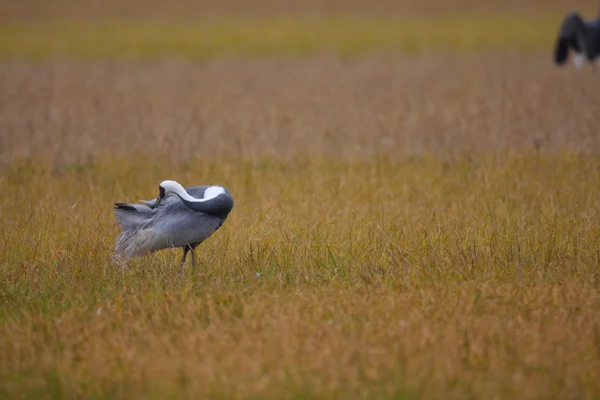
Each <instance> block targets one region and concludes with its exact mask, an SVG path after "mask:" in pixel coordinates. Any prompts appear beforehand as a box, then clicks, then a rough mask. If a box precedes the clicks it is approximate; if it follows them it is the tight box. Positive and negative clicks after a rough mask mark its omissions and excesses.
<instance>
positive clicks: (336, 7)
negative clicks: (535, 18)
mask: <svg viewBox="0 0 600 400" xmlns="http://www.w3.org/2000/svg"><path fill="white" fill-rule="evenodd" d="M570 7H572V8H578V9H580V10H582V11H584V12H587V13H591V14H592V15H593V14H594V13H596V11H597V9H598V3H597V2H596V1H595V0H578V1H576V2H572V3H565V1H564V0H530V1H527V2H524V1H519V0H505V1H493V0H459V1H455V0H453V1H450V0H426V1H423V0H377V1H372V0H347V1H343V0H305V1H302V2H298V1H294V0H252V1H242V0H175V1H171V2H168V3H167V2H164V1H158V0H127V1H120V0H104V1H80V0H5V1H3V2H2V3H1V4H0V19H2V20H34V19H35V20H39V19H49V18H50V19H63V18H76V19H91V18H98V17H101V18H133V19H138V18H161V19H162V18H176V19H181V18H184V19H188V18H194V19H195V18H205V17H214V16H261V17H262V16H280V15H286V16H288V15H304V16H306V15H310V16H315V15H340V14H346V15H349V14H350V15H360V16H364V15H399V16H407V15H432V14H444V13H460V14H469V13H476V14H479V13H482V12H485V13H493V14H498V13H504V14H506V13H511V14H524V13H527V14H532V15H539V14H544V13H547V12H550V13H556V12H559V13H563V12H565V11H566V10H565V9H566V8H570Z"/></svg>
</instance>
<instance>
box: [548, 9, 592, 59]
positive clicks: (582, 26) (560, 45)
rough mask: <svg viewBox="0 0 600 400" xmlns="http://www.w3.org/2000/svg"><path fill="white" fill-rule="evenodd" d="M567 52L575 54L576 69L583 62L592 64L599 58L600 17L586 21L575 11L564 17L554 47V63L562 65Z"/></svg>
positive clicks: (566, 57) (567, 56)
mask: <svg viewBox="0 0 600 400" xmlns="http://www.w3.org/2000/svg"><path fill="white" fill-rule="evenodd" d="M569 50H573V51H574V52H575V66H576V67H577V68H578V69H579V68H581V66H582V65H583V63H584V61H586V60H587V61H588V62H590V63H593V62H594V61H595V60H596V58H597V57H599V56H600V16H598V17H596V18H595V19H592V20H587V21H586V20H584V19H583V18H581V15H579V13H578V12H577V11H571V12H570V13H569V14H568V15H567V16H566V17H565V19H564V20H563V22H562V24H561V26H560V32H559V34H558V38H557V40H556V45H555V47H554V62H555V63H556V64H557V65H563V64H564V63H565V62H566V61H567V59H568V58H569Z"/></svg>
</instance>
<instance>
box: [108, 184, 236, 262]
mask: <svg viewBox="0 0 600 400" xmlns="http://www.w3.org/2000/svg"><path fill="white" fill-rule="evenodd" d="M142 202H143V203H144V204H126V203H115V214H116V216H117V219H118V221H119V224H120V225H121V227H122V232H121V233H120V234H119V237H118V238H117V243H116V248H115V258H116V259H118V260H120V261H128V260H129V259H131V258H133V257H141V256H144V255H146V254H149V253H153V252H155V251H158V250H162V249H166V248H173V247H181V248H183V257H182V258H181V264H180V269H181V270H182V269H183V266H184V265H185V260H186V256H187V254H188V252H191V253H192V255H191V256H192V266H193V268H194V269H196V257H195V252H194V250H195V249H196V247H197V246H198V245H199V244H200V243H202V242H203V241H205V240H206V239H207V238H208V237H209V236H211V235H212V234H213V233H215V231H216V230H217V229H219V228H220V227H221V225H223V222H225V219H227V216H228V215H229V212H230V211H231V209H232V208H233V197H232V196H231V193H229V191H228V190H227V189H225V188H224V187H222V186H194V187H189V188H185V189H184V188H183V186H181V185H180V184H179V183H177V182H175V181H169V180H167V181H163V182H161V184H160V185H159V195H158V197H157V198H156V199H153V200H149V201H146V200H142Z"/></svg>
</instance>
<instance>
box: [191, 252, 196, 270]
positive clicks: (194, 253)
mask: <svg viewBox="0 0 600 400" xmlns="http://www.w3.org/2000/svg"><path fill="white" fill-rule="evenodd" d="M191 251H192V268H194V272H196V271H197V268H196V248H195V247H192V248H191Z"/></svg>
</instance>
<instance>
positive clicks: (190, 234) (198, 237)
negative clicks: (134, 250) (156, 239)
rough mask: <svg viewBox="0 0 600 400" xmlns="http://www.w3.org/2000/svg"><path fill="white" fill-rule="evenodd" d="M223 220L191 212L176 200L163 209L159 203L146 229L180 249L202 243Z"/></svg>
mask: <svg viewBox="0 0 600 400" xmlns="http://www.w3.org/2000/svg"><path fill="white" fill-rule="evenodd" d="M224 220H225V218H222V217H220V216H215V215H210V214H205V213H202V212H197V211H194V210H191V209H190V208H188V207H187V206H186V205H185V204H184V203H183V202H181V201H180V200H179V199H177V201H174V202H170V203H168V204H166V205H165V206H164V207H163V205H162V203H161V205H160V206H159V207H158V212H157V214H156V215H155V216H154V217H153V218H152V219H151V220H150V221H149V222H148V225H147V229H151V230H152V231H153V232H155V233H156V234H157V235H160V236H162V237H165V238H167V239H168V242H169V245H170V246H173V247H181V246H185V245H188V244H196V243H202V242H203V241H204V240H206V239H207V238H208V237H209V236H211V235H212V234H213V233H214V232H215V231H216V230H217V229H219V228H220V227H221V225H222V224H223V222H224Z"/></svg>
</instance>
